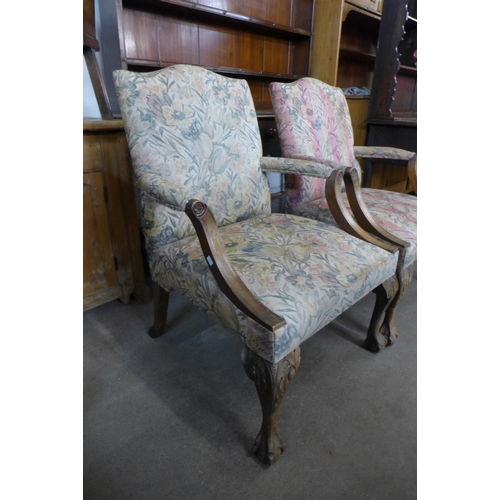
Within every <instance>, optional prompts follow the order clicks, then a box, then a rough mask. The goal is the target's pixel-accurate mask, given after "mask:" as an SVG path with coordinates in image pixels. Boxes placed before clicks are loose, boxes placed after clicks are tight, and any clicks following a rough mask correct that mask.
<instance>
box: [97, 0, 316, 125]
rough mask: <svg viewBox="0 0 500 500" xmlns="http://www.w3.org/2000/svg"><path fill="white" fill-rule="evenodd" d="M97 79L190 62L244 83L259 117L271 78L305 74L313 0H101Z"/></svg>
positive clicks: (267, 103)
mask: <svg viewBox="0 0 500 500" xmlns="http://www.w3.org/2000/svg"><path fill="white" fill-rule="evenodd" d="M100 12H101V25H102V29H101V33H102V39H103V40H102V45H103V62H104V67H105V69H104V78H105V81H106V87H107V90H108V94H109V96H110V102H111V106H112V109H113V111H114V113H115V114H116V115H117V116H118V115H119V107H118V103H117V101H116V94H115V90H114V85H113V80H112V72H113V70H115V69H118V68H122V69H129V70H131V71H153V70H155V69H158V68H161V67H165V66H170V65H173V64H181V63H186V64H195V65H200V66H203V67H205V68H207V69H210V70H212V71H215V72H217V73H221V74H224V75H227V76H232V77H236V78H238V77H241V78H245V79H246V80H247V81H248V83H249V85H250V88H251V91H252V96H253V99H254V102H255V107H256V109H257V111H258V112H259V113H262V114H269V113H272V105H271V100H270V96H269V92H268V85H269V83H270V82H271V81H293V80H296V79H298V78H301V77H303V76H308V75H309V63H310V61H309V59H310V48H311V40H312V36H313V33H312V21H313V14H314V0H277V1H273V2H264V1H258V0H248V1H245V2H241V1H237V0H197V1H191V2H187V1H183V0H116V1H115V2H110V1H107V2H102V5H100Z"/></svg>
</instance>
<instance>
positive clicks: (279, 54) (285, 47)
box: [264, 37, 290, 74]
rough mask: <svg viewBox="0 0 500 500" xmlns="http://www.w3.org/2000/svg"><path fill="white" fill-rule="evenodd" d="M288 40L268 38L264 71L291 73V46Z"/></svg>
mask: <svg viewBox="0 0 500 500" xmlns="http://www.w3.org/2000/svg"><path fill="white" fill-rule="evenodd" d="M289 46H290V43H289V42H288V40H283V39H280V38H271V37H267V38H266V50H265V58H264V71H272V72H274V73H284V74H286V73H289V72H290V71H289V69H288V60H289V48H290V47H289Z"/></svg>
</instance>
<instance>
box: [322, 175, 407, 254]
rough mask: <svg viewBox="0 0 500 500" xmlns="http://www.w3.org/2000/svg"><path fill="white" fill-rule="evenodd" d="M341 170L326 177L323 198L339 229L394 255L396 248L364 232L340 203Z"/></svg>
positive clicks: (341, 202)
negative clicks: (324, 197)
mask: <svg viewBox="0 0 500 500" xmlns="http://www.w3.org/2000/svg"><path fill="white" fill-rule="evenodd" d="M343 175H344V172H343V171H342V170H334V171H333V172H332V174H331V175H330V177H328V179H327V181H326V184H325V196H326V201H327V202H328V207H329V208H330V212H331V213H332V215H333V217H334V219H335V221H336V222H337V224H338V226H339V227H340V229H342V230H344V231H345V232H346V233H349V234H350V235H352V236H355V237H356V238H360V239H361V240H363V241H366V242H368V243H371V244H372V245H376V246H378V247H380V248H382V249H384V250H387V251H388V252H391V253H396V252H397V251H398V247H397V246H394V245H393V244H390V243H388V242H386V241H383V240H379V239H378V238H375V236H373V235H372V234H370V233H369V232H367V231H365V230H364V229H363V228H362V227H361V226H360V225H359V224H358V223H357V222H356V221H355V220H354V218H353V216H352V215H351V213H350V212H349V210H348V209H347V207H346V206H345V205H344V203H343V201H342V178H343Z"/></svg>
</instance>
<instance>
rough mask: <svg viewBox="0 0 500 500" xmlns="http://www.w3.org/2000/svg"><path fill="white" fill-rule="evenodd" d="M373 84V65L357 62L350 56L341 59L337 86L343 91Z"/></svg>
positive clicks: (369, 87)
mask: <svg viewBox="0 0 500 500" xmlns="http://www.w3.org/2000/svg"><path fill="white" fill-rule="evenodd" d="M372 84H373V63H372V62H366V61H357V60H355V59H352V58H349V56H343V55H342V54H341V56H340V57H339V63H338V70H337V83H336V86H337V87H340V88H341V89H346V88H348V87H359V88H361V87H366V88H368V89H371V87H372Z"/></svg>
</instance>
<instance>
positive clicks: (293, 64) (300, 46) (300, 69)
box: [289, 40, 311, 75]
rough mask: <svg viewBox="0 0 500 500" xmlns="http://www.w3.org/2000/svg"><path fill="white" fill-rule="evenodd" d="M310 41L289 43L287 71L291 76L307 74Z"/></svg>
mask: <svg viewBox="0 0 500 500" xmlns="http://www.w3.org/2000/svg"><path fill="white" fill-rule="evenodd" d="M310 47H311V42H310V40H303V41H297V42H292V43H291V48H290V64H289V71H290V73H292V74H294V75H295V74H298V75H308V74H309V51H310Z"/></svg>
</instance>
